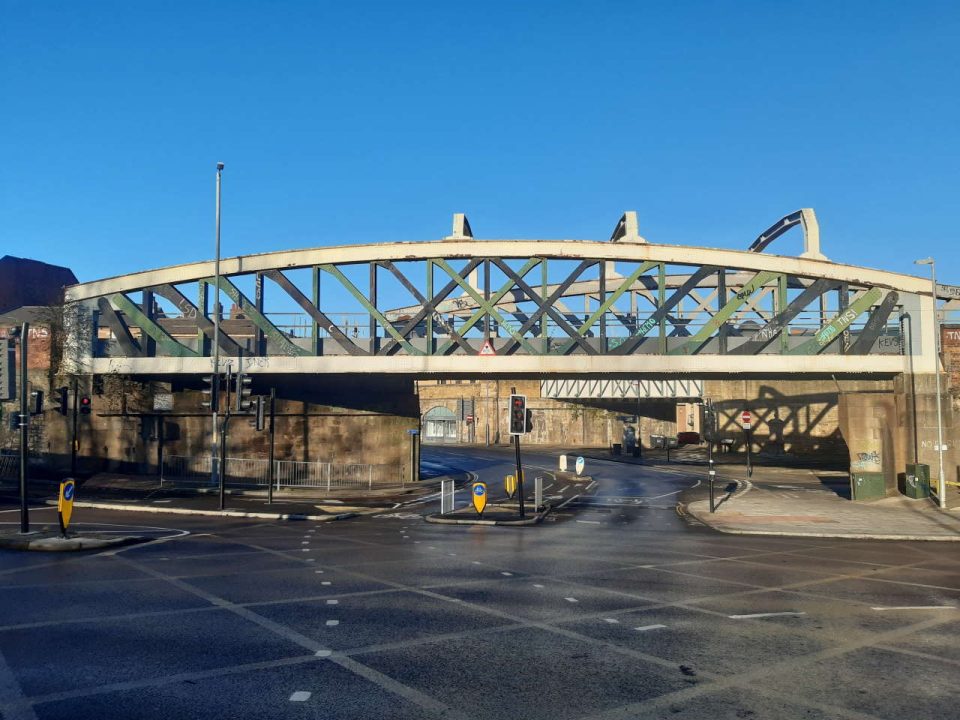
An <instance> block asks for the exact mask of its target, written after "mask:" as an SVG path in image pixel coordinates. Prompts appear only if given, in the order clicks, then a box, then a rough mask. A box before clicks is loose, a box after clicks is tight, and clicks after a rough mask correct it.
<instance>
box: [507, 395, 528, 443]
mask: <svg viewBox="0 0 960 720" xmlns="http://www.w3.org/2000/svg"><path fill="white" fill-rule="evenodd" d="M525 432H527V396H526V395H511V396H510V434H511V435H523V434H524V433H525Z"/></svg>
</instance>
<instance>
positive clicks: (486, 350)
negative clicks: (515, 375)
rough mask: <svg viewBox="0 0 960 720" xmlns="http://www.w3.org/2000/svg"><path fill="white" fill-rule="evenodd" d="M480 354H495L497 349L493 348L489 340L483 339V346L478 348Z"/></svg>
mask: <svg viewBox="0 0 960 720" xmlns="http://www.w3.org/2000/svg"><path fill="white" fill-rule="evenodd" d="M480 354H481V355H496V354H497V351H496V350H494V349H493V345H492V344H491V342H490V341H489V340H484V341H483V347H482V348H480Z"/></svg>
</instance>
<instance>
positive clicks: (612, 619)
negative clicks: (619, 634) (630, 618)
mask: <svg viewBox="0 0 960 720" xmlns="http://www.w3.org/2000/svg"><path fill="white" fill-rule="evenodd" d="M603 621H604V622H608V623H610V624H611V625H619V624H620V621H619V620H617V619H616V618H604V619H603Z"/></svg>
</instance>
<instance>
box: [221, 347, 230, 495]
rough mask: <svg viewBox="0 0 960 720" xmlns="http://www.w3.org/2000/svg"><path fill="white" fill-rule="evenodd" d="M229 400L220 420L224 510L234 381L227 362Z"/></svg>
mask: <svg viewBox="0 0 960 720" xmlns="http://www.w3.org/2000/svg"><path fill="white" fill-rule="evenodd" d="M226 380H227V401H226V403H225V404H224V412H223V420H222V421H221V422H220V468H219V471H220V472H219V474H220V509H221V510H223V508H224V502H225V497H226V484H227V425H228V424H229V423H230V384H231V383H232V382H233V373H232V371H231V366H230V363H227V377H226Z"/></svg>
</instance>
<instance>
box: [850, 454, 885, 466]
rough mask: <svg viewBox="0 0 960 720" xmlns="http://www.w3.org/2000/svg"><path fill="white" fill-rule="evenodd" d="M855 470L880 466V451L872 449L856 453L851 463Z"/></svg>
mask: <svg viewBox="0 0 960 720" xmlns="http://www.w3.org/2000/svg"><path fill="white" fill-rule="evenodd" d="M850 466H851V467H852V468H853V469H854V470H867V469H872V468H878V469H879V468H880V451H879V450H870V451H868V452H858V453H854V460H853V462H852V463H850Z"/></svg>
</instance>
